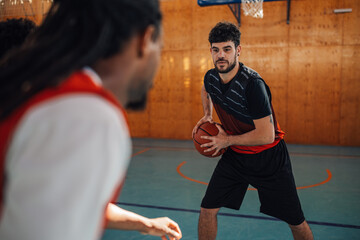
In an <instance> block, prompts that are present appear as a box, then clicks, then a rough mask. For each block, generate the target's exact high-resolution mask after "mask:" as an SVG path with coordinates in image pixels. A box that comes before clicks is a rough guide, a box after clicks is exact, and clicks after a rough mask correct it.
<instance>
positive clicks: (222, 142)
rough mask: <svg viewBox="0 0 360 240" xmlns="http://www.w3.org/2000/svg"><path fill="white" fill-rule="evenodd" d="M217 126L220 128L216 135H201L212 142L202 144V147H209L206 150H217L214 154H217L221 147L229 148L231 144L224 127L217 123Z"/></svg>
mask: <svg viewBox="0 0 360 240" xmlns="http://www.w3.org/2000/svg"><path fill="white" fill-rule="evenodd" d="M216 127H217V128H218V129H219V133H218V135H216V136H201V138H203V139H207V140H210V142H208V143H205V144H202V145H201V146H200V147H202V148H204V147H208V149H206V150H204V152H211V151H213V150H215V152H214V154H213V156H215V155H216V154H217V153H218V152H219V151H220V150H221V149H223V148H227V147H228V146H230V142H229V135H228V134H227V133H226V132H225V131H224V129H223V128H222V127H221V126H220V125H218V124H216Z"/></svg>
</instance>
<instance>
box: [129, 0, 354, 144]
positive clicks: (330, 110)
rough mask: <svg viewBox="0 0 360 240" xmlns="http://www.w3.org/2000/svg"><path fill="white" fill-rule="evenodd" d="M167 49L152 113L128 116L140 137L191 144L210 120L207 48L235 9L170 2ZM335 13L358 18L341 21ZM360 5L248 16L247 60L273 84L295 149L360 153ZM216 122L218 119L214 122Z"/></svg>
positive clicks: (295, 3) (343, 0)
mask: <svg viewBox="0 0 360 240" xmlns="http://www.w3.org/2000/svg"><path fill="white" fill-rule="evenodd" d="M161 7H162V10H163V14H164V34H165V35H164V49H163V55H162V62H161V66H160V69H159V72H158V74H157V77H156V79H155V82H154V88H153V89H152V91H151V92H150V95H149V102H148V106H147V109H146V110H145V111H144V112H142V113H135V112H130V113H129V119H130V126H131V134H132V136H134V137H151V138H169V139H190V138H191V130H192V128H193V126H194V125H195V124H196V122H197V121H198V120H199V119H200V118H201V117H202V116H203V111H202V105H201V98H200V89H201V86H202V84H203V76H204V74H205V73H206V71H207V70H208V69H210V68H212V67H213V64H212V61H211V56H210V52H209V44H208V41H207V37H208V33H209V31H210V29H211V28H212V27H213V26H214V25H215V24H216V23H217V22H218V21H223V20H226V21H230V22H233V23H236V19H235V17H234V16H233V15H232V13H231V11H230V9H229V8H228V6H210V7H199V6H198V5H197V1H196V0H163V1H161ZM336 8H352V13H345V14H334V13H333V10H334V9H336ZM359 14H360V1H358V0H317V1H313V0H292V1H291V18H290V24H289V25H287V24H286V1H275V2H266V3H264V18H263V19H254V18H251V17H245V16H243V15H242V16H241V20H242V22H241V27H240V30H241V32H242V38H241V44H242V47H243V48H242V53H241V61H242V62H244V63H245V64H246V65H248V66H250V67H251V68H253V69H255V70H256V71H258V72H259V73H260V74H261V75H262V77H263V78H264V79H265V81H266V82H267V83H268V84H269V86H270V88H271V91H272V94H273V105H274V107H275V111H276V114H277V118H278V120H279V122H280V125H281V127H282V129H283V130H284V131H285V132H286V140H287V142H289V143H301V144H328V145H347V146H360V128H359V124H360V120H359V117H360V94H359V91H360V65H359V64H358V62H359V61H360V55H359V51H360V16H359ZM215 118H216V117H215Z"/></svg>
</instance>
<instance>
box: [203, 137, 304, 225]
mask: <svg viewBox="0 0 360 240" xmlns="http://www.w3.org/2000/svg"><path fill="white" fill-rule="evenodd" d="M249 184H250V185H252V186H253V187H254V188H256V189H257V191H258V195H259V199H260V203H261V206H260V212H262V213H264V214H267V215H270V216H273V217H275V218H278V219H280V220H283V221H285V222H287V223H288V224H291V225H299V224H301V223H302V222H303V221H304V220H305V218H304V214H303V212H302V209H301V205H300V201H299V198H298V195H297V191H296V185H295V181H294V176H293V174H292V169H291V163H290V157H289V153H288V151H287V147H286V144H285V142H284V141H283V140H281V141H280V142H279V143H278V144H277V145H276V146H274V147H272V148H270V149H267V150H265V151H263V152H260V153H257V154H240V153H236V152H234V151H233V150H231V149H230V148H229V149H228V150H227V151H226V152H225V153H224V154H223V155H222V157H221V159H220V160H219V162H218V164H217V166H216V168H215V170H214V173H213V175H212V177H211V180H210V183H209V185H208V188H207V190H206V193H205V196H204V198H203V200H202V203H201V207H202V208H208V209H213V208H220V207H227V208H231V209H236V210H239V209H240V206H241V203H242V201H243V199H244V196H245V193H246V191H247V188H248V186H249Z"/></svg>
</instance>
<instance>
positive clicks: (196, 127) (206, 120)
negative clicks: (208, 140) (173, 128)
mask: <svg viewBox="0 0 360 240" xmlns="http://www.w3.org/2000/svg"><path fill="white" fill-rule="evenodd" d="M204 122H209V123H213V122H214V121H213V119H212V116H203V117H202V118H201V119H200V120H199V121H198V123H197V124H196V125H195V127H194V129H193V131H192V134H191V136H192V137H194V135H195V133H196V132H197V130H198V129H199V126H200V125H201V124H203V123H204Z"/></svg>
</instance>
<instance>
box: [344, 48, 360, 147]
mask: <svg viewBox="0 0 360 240" xmlns="http://www.w3.org/2000/svg"><path fill="white" fill-rule="evenodd" d="M359 62H360V46H346V47H344V48H343V52H342V72H341V74H342V78H341V115H340V144H341V145H348V146H360V92H359V91H360V68H359Z"/></svg>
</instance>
